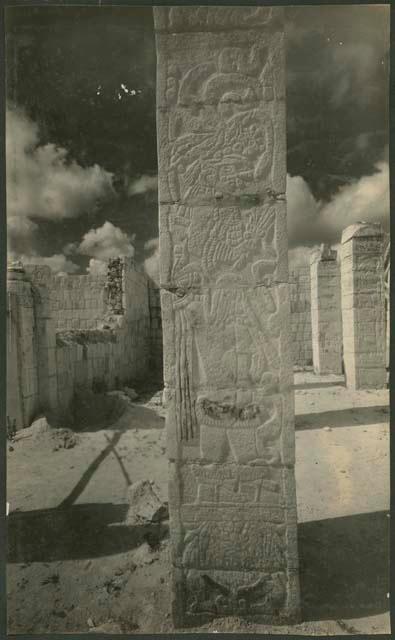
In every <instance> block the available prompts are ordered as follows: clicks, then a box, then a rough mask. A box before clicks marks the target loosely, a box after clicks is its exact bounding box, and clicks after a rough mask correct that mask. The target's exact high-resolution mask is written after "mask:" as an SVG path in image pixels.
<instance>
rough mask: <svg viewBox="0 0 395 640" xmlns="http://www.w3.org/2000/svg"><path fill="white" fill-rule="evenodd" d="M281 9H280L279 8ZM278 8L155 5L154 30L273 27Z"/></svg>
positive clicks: (277, 15)
mask: <svg viewBox="0 0 395 640" xmlns="http://www.w3.org/2000/svg"><path fill="white" fill-rule="evenodd" d="M280 11H281V10H280ZM278 17H279V10H278V9H276V8H273V7H244V8H242V7H204V6H203V7H193V6H191V7H160V8H159V7H156V8H155V29H156V30H157V31H160V30H167V31H170V32H172V33H174V32H176V31H199V30H202V31H207V30H223V29H232V30H234V29H243V28H248V29H251V28H252V27H255V28H259V29H262V28H264V27H267V26H270V28H271V29H273V28H274V27H275V20H276V18H277V19H278Z"/></svg>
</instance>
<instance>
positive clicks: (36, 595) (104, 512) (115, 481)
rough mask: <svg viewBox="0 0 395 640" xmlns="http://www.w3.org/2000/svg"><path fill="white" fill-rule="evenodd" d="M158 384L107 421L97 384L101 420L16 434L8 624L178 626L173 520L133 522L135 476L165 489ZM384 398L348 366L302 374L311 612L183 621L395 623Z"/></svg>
mask: <svg viewBox="0 0 395 640" xmlns="http://www.w3.org/2000/svg"><path fill="white" fill-rule="evenodd" d="M159 398H160V393H159V392H158V390H155V389H152V390H151V391H147V390H146V391H145V392H141V390H140V396H139V399H138V400H136V401H135V402H134V403H130V404H126V408H125V410H124V412H123V413H122V414H121V416H120V417H118V418H116V415H115V414H114V413H113V414H112V417H111V415H110V414H109V417H108V426H107V427H106V428H103V424H106V419H107V418H106V415H107V414H106V413H105V411H104V410H103V406H102V405H101V404H100V402H99V398H98V402H97V405H96V407H95V413H96V415H100V416H101V421H100V422H101V424H96V426H95V425H94V424H93V423H92V421H90V423H89V424H88V425H87V426H85V427H84V429H83V430H82V431H78V432H76V431H75V432H74V433H71V434H70V433H68V432H61V431H53V430H44V431H42V432H41V433H40V432H39V431H37V430H36V431H35V432H34V433H32V430H30V431H29V430H25V431H24V432H22V433H21V434H18V435H19V439H18V440H17V441H16V442H14V443H12V445H11V446H10V450H9V453H8V487H7V492H8V498H7V499H8V502H9V516H8V554H9V563H8V580H7V584H8V632H9V633H34V634H43V633H50V632H58V633H62V632H64V633H70V632H87V631H91V632H95V631H96V632H106V631H107V632H112V633H133V632H135V633H161V632H164V633H174V629H173V626H172V622H171V617H170V563H169V532H168V523H167V522H166V521H163V522H161V523H158V524H149V525H140V526H137V525H133V526H131V525H128V524H126V523H125V517H126V514H127V512H128V497H127V496H128V487H129V486H130V485H131V484H132V483H134V482H136V481H137V480H142V479H148V480H153V481H154V482H155V483H156V485H157V486H158V487H159V489H160V493H161V498H162V499H163V500H164V501H166V500H167V462H166V455H165V447H166V442H165V430H164V412H163V409H162V407H161V405H160V400H159ZM388 402H389V399H388V391H387V390H380V391H358V392H351V391H349V390H347V389H346V388H345V386H344V381H343V378H342V377H340V376H325V377H317V376H315V375H314V374H313V373H312V372H311V371H304V372H302V371H300V372H297V373H296V374H295V406H296V453H297V455H296V460H297V463H296V481H297V496H298V521H299V525H298V536H299V554H300V581H301V599H302V618H303V620H304V622H303V623H302V624H299V625H295V626H292V627H269V626H261V625H250V624H248V623H246V622H243V621H242V620H239V619H236V618H227V619H221V620H216V621H214V622H213V623H211V624H210V625H207V626H204V627H200V628H199V629H192V630H191V629H188V630H186V631H188V632H191V631H200V632H244V633H248V632H251V633H280V634H286V633H292V634H302V635H347V634H377V633H389V632H390V623H389V614H388V604H389V600H388V596H387V592H388V591H389V586H388V584H389V582H388V575H387V574H388V565H389V559H388V544H389V541H388V524H389V516H388V509H389V425H388V421H389V410H388ZM114 420H115V421H114ZM22 436H23V437H22Z"/></svg>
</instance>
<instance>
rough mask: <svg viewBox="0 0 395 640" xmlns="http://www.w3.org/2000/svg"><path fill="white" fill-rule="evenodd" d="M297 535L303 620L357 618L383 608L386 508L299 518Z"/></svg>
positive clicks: (385, 606) (385, 604)
mask: <svg viewBox="0 0 395 640" xmlns="http://www.w3.org/2000/svg"><path fill="white" fill-rule="evenodd" d="M298 540H299V556H300V583H301V599H302V618H303V620H305V621H308V620H334V619H338V618H346V619H347V618H360V617H365V616H369V615H377V614H380V613H384V612H386V611H387V610H388V599H387V592H388V591H389V575H388V574H389V520H388V518H387V514H386V512H384V511H378V512H375V513H367V514H358V515H354V516H346V517H343V518H332V519H329V520H319V521H314V522H306V523H302V524H300V525H299V526H298Z"/></svg>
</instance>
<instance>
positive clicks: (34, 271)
mask: <svg viewBox="0 0 395 640" xmlns="http://www.w3.org/2000/svg"><path fill="white" fill-rule="evenodd" d="M25 269H26V271H27V273H29V277H30V279H31V281H32V283H33V284H34V285H35V286H40V285H44V286H45V287H46V289H47V292H48V297H49V304H50V310H51V317H52V319H53V321H54V322H55V327H56V329H60V330H79V329H83V330H84V329H95V328H97V327H98V326H99V324H100V322H101V321H102V319H103V316H104V314H105V313H106V311H107V290H106V288H105V285H106V281H107V276H106V275H90V274H88V275H71V276H70V275H64V276H63V275H55V274H53V273H52V271H51V270H50V269H49V267H45V266H43V265H26V267H25Z"/></svg>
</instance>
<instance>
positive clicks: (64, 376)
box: [56, 258, 150, 410]
mask: <svg viewBox="0 0 395 640" xmlns="http://www.w3.org/2000/svg"><path fill="white" fill-rule="evenodd" d="M71 277H73V276H71ZM103 290H105V292H106V294H105V295H106V298H105V299H106V306H105V311H104V314H103V315H102V317H101V318H98V319H97V325H98V326H99V327H100V329H94V328H91V329H89V330H82V331H77V330H75V331H58V333H57V350H56V358H57V372H58V380H59V391H58V395H59V405H60V406H61V407H62V409H63V410H65V409H66V407H67V406H68V404H69V403H70V401H71V399H72V396H73V393H74V389H76V388H77V387H88V388H90V389H93V390H98V391H100V390H105V389H111V388H114V387H117V386H119V385H121V384H126V383H129V384H133V383H134V382H138V381H141V380H142V379H144V377H146V376H147V375H149V356H150V315H149V297H148V282H147V277H146V275H145V274H144V273H141V272H139V271H137V270H136V268H135V265H134V262H133V260H131V259H119V258H116V259H114V260H110V261H109V264H108V274H107V277H106V279H105V282H104V286H103Z"/></svg>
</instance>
